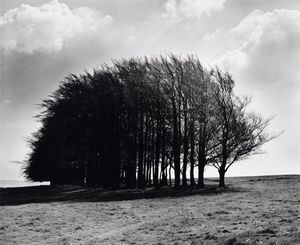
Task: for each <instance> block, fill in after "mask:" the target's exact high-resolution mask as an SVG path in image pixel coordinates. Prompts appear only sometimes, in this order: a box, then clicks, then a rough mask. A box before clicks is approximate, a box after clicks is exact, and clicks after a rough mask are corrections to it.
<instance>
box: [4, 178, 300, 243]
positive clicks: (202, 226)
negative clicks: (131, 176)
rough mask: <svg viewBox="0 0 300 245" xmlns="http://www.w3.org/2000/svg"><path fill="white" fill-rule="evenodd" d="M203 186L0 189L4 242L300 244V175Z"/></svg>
mask: <svg viewBox="0 0 300 245" xmlns="http://www.w3.org/2000/svg"><path fill="white" fill-rule="evenodd" d="M207 184H208V187H207V189H205V190H196V189H194V190H180V191H176V190H173V189H170V188H163V189H162V190H160V191H154V190H152V189H147V190H143V191H141V190H138V191H137V190H131V191H128V190H122V191H118V192H103V191H102V190H99V189H83V188H77V187H71V186H67V187H55V188H50V187H48V186H41V187H24V188H5V189H0V205H1V208H0V220H1V223H0V244H159V243H160V244H228V245H229V244H235V245H237V244H300V176H299V175H293V176H292V175H290V176H264V177H239V178H227V184H228V188H227V189H225V190H220V189H218V188H217V182H216V179H211V180H207Z"/></svg>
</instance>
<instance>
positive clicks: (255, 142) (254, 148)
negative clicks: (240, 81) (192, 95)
mask: <svg viewBox="0 0 300 245" xmlns="http://www.w3.org/2000/svg"><path fill="white" fill-rule="evenodd" d="M212 75H213V80H214V84H215V87H214V97H213V98H214V103H215V104H214V105H215V108H214V132H213V134H214V138H215V141H216V143H217V148H216V150H217V152H216V154H217V157H216V158H215V159H214V161H213V166H214V167H216V168H217V169H218V172H219V176H220V179H219V187H225V173H226V172H227V170H228V169H229V167H230V166H232V164H234V163H235V162H237V161H239V160H242V159H245V158H247V157H249V156H251V155H254V154H259V153H262V151H261V150H260V149H261V146H262V145H264V144H265V143H267V142H268V141H270V140H272V139H274V138H275V137H276V135H271V134H269V133H268V132H267V131H266V128H267V126H268V125H269V123H270V121H271V120H272V119H271V118H267V119H264V118H263V117H262V116H260V115H259V114H257V113H249V112H247V111H246V109H247V106H248V105H249V103H250V101H251V100H250V99H249V98H247V97H246V98H239V97H237V96H236V95H234V93H233V87H234V82H233V80H232V78H231V76H230V75H229V74H227V73H225V74H223V73H221V71H220V70H219V69H215V70H214V71H213V73H212Z"/></svg>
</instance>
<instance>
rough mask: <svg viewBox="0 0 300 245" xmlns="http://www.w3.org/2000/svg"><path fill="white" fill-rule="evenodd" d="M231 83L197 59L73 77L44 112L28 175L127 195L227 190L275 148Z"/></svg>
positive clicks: (154, 61) (130, 64)
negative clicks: (210, 172) (214, 183)
mask: <svg viewBox="0 0 300 245" xmlns="http://www.w3.org/2000/svg"><path fill="white" fill-rule="evenodd" d="M233 88H234V81H233V80H232V77H231V76H230V75H229V74H227V73H223V72H221V71H220V70H219V69H218V68H214V69H211V70H207V69H205V68H203V66H202V65H201V63H200V61H199V60H198V59H197V58H195V57H192V56H188V57H186V58H181V57H178V56H175V55H169V56H161V57H157V58H151V59H147V58H132V59H126V60H125V59H124V60H118V61H114V62H113V65H111V66H108V65H103V66H101V68H99V69H95V70H94V72H93V74H91V73H88V72H86V73H84V74H82V75H79V76H77V75H74V74H71V75H69V76H68V77H66V78H65V80H64V81H63V82H61V84H60V86H59V88H58V89H57V90H56V91H55V92H54V93H52V94H51V95H50V96H49V97H48V98H47V99H45V100H44V101H43V102H42V104H41V107H42V112H41V113H40V115H39V116H38V117H39V120H40V121H41V123H42V126H41V128H40V129H39V131H38V132H36V133H35V134H34V135H33V136H32V137H31V139H30V147H31V152H30V154H29V156H28V159H27V160H26V164H25V167H24V173H25V175H26V177H27V178H28V179H30V180H34V181H50V182H51V184H78V185H87V186H89V187H102V188H109V189H118V188H121V187H123V186H125V187H126V188H136V187H138V188H144V187H146V186H149V185H154V186H155V187H156V188H158V187H159V186H161V185H168V184H169V185H172V184H173V182H172V181H171V180H172V179H175V182H174V184H175V187H176V188H178V187H180V186H181V185H182V186H187V185H190V186H196V185H197V186H198V187H200V188H203V187H204V169H205V167H206V166H207V165H212V166H214V167H216V168H217V169H218V172H219V175H220V180H219V186H220V187H224V186H225V173H226V171H227V170H228V168H229V167H230V166H231V165H232V164H233V163H235V162H236V161H238V160H241V159H244V158H246V157H248V156H250V155H252V154H256V153H259V152H260V150H259V149H260V147H261V146H262V145H263V144H264V143H266V142H267V141H269V140H270V139H272V138H273V136H270V135H269V134H267V133H266V127H267V126H268V124H269V122H270V120H269V119H263V118H262V117H261V116H260V115H258V114H257V113H250V112H247V111H246V107H247V105H248V104H249V102H250V100H249V98H241V97H238V96H237V95H235V94H234V92H233ZM195 172H196V173H197V174H196V177H197V178H195V177H194V173H195Z"/></svg>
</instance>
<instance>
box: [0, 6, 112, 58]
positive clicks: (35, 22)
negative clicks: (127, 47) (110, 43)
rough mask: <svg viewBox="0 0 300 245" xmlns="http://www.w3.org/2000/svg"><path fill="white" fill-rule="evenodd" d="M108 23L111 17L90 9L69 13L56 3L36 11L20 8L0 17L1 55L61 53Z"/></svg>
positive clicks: (34, 8) (32, 8)
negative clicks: (73, 40) (67, 45)
mask: <svg viewBox="0 0 300 245" xmlns="http://www.w3.org/2000/svg"><path fill="white" fill-rule="evenodd" d="M111 21H112V18H111V17H110V16H101V15H100V14H99V13H98V12H97V11H95V10H92V9H90V8H87V7H81V8H77V9H73V10H71V9H70V8H69V7H68V6H67V5H66V4H63V3H59V2H58V1H57V0H53V1H51V2H49V3H47V4H44V5H41V6H39V7H33V6H30V5H27V4H22V5H20V6H19V7H17V8H14V9H11V10H9V11H8V12H6V13H5V14H4V15H3V16H1V17H0V31H1V32H2V40H1V41H0V46H1V48H2V49H4V51H13V50H14V51H18V52H24V53H28V54H33V53H34V52H37V51H41V52H46V53H51V52H55V51H59V50H61V49H62V47H63V45H64V43H65V42H66V41H67V40H69V39H70V38H72V37H74V36H78V35H83V34H84V33H87V32H94V31H96V30H97V28H98V27H100V26H103V25H105V24H107V23H109V22H111Z"/></svg>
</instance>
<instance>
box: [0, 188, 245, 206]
mask: <svg viewBox="0 0 300 245" xmlns="http://www.w3.org/2000/svg"><path fill="white" fill-rule="evenodd" d="M240 191H244V190H242V189H236V188H232V187H228V188H226V189H220V188H217V186H216V185H207V187H206V188H204V189H197V188H184V189H183V188H181V189H174V188H173V187H161V188H160V189H158V190H156V189H154V188H146V189H131V190H129V189H125V190H117V191H107V190H103V189H99V188H83V187H78V186H55V187H53V186H34V187H16V188H2V189H1V188H0V205H2V206H3V205H20V204H27V203H49V202H106V201H122V200H136V199H149V198H165V197H168V198H176V197H183V196H190V195H218V194H221V193H224V192H240Z"/></svg>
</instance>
